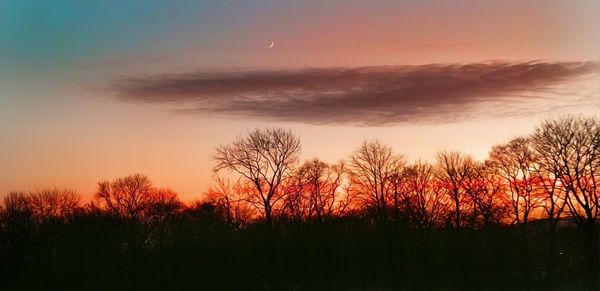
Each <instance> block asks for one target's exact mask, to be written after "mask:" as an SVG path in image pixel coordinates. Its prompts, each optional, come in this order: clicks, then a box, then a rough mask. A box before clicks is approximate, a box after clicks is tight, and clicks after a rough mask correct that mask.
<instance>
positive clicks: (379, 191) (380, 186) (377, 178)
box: [348, 140, 404, 222]
mask: <svg viewBox="0 0 600 291" xmlns="http://www.w3.org/2000/svg"><path fill="white" fill-rule="evenodd" d="M348 164H349V170H350V175H351V179H352V183H353V185H354V187H355V188H354V189H353V190H354V191H358V193H360V194H361V195H360V196H361V197H362V198H363V200H364V202H365V204H366V206H368V207H371V208H374V209H375V211H376V212H377V218H378V219H379V221H380V222H384V221H387V219H388V213H387V211H388V208H389V206H390V205H389V204H390V202H391V199H392V197H391V196H392V193H393V184H392V183H391V179H392V177H393V176H394V174H396V173H398V168H399V167H402V166H403V165H404V157H403V156H401V155H396V154H394V153H393V152H392V148H391V147H389V146H386V145H384V144H382V143H381V142H379V141H377V140H373V141H365V142H363V144H362V145H361V146H360V147H359V148H358V149H357V150H356V151H355V152H354V153H353V154H352V156H351V157H350V162H349V163H348Z"/></svg>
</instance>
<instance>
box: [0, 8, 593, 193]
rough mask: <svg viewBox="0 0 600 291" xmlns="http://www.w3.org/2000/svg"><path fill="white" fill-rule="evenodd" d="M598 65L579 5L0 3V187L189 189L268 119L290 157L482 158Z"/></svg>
mask: <svg viewBox="0 0 600 291" xmlns="http://www.w3.org/2000/svg"><path fill="white" fill-rule="evenodd" d="M271 44H273V45H272V47H271ZM599 62H600V2H597V1H594V0H578V1H556V0H547V1H533V0H530V1H522V0H520V1H511V0H508V1H506V0H503V1H500V0H490V1H463V0H457V1H379V0H377V1H375V0H373V1H317V0H314V1H312V0H308V1H306V0H304V1H281V0H278V1H227V0H223V1H154V0H144V1H109V0H107V1H87V0H80V1H64V0H63V1H61V0H57V1H27V0H3V1H0V163H1V164H2V166H1V167H0V196H1V195H4V194H6V193H8V192H10V191H30V190H35V189H41V188H46V187H69V188H75V189H76V190H78V191H79V193H81V194H82V196H84V197H87V198H89V197H92V195H93V194H94V192H95V190H96V187H97V183H98V182H99V181H101V180H104V179H114V178H117V177H121V176H124V175H128V174H132V173H143V174H146V175H148V176H149V177H150V178H151V179H152V180H153V181H154V183H155V184H156V185H157V186H161V187H167V186H168V187H170V188H172V189H173V190H175V191H177V192H178V193H179V194H180V196H181V197H182V198H183V199H184V200H193V199H197V198H200V197H201V194H202V193H203V192H204V191H205V190H206V187H207V186H208V185H209V183H210V181H211V176H212V175H213V173H212V172H211V169H212V167H213V166H214V164H215V163H214V162H213V161H212V160H211V154H212V153H213V152H214V149H215V147H216V146H218V145H220V144H226V143H228V142H230V141H232V140H233V139H234V138H235V137H236V136H239V135H243V134H245V133H247V132H249V131H250V130H253V129H255V128H264V127H269V126H280V127H285V128H289V129H291V130H292V131H293V132H294V133H296V134H297V135H298V136H299V137H300V139H301V142H302V157H303V158H305V159H308V158H311V157H315V156H317V157H320V158H321V159H323V160H325V161H329V162H336V161H338V160H339V159H344V158H347V157H348V156H349V155H350V154H351V153H352V151H353V150H354V149H356V148H357V147H358V146H359V145H360V143H361V142H362V141H364V140H366V139H379V140H381V141H383V142H385V143H387V144H389V145H390V146H392V147H393V149H394V150H395V151H396V152H398V153H403V154H406V155H407V156H408V158H409V160H417V159H423V160H431V159H433V157H434V155H435V153H436V152H437V151H439V150H442V149H448V150H461V151H463V152H466V153H470V154H472V155H474V156H475V157H476V158H478V159H484V158H485V157H486V156H487V153H488V151H489V149H490V147H491V146H492V145H494V144H497V143H502V142H506V141H508V140H509V139H510V138H512V137H515V136H518V135H524V134H528V133H530V132H532V130H533V129H534V128H535V126H536V125H537V124H539V122H540V121H541V120H543V119H544V118H552V117H557V116H561V115H564V114H569V113H574V114H584V115H598V112H600V75H599Z"/></svg>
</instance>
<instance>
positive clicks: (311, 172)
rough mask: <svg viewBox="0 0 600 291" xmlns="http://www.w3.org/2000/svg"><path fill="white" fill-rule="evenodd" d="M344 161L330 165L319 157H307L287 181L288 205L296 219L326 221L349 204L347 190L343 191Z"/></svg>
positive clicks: (288, 209) (286, 207) (290, 212)
mask: <svg viewBox="0 0 600 291" xmlns="http://www.w3.org/2000/svg"><path fill="white" fill-rule="evenodd" d="M344 173H345V166H344V163H343V162H339V163H337V164H334V165H329V164H327V163H325V162H323V161H321V160H319V159H317V158H315V159H312V160H308V161H306V162H304V164H302V166H300V167H299V168H298V170H297V171H296V172H295V173H294V175H293V178H292V179H290V181H289V182H290V183H288V185H286V187H285V188H286V197H285V203H284V204H285V209H286V211H287V212H288V214H289V216H290V217H291V218H292V219H293V220H296V221H299V220H307V221H311V220H317V221H323V220H327V219H329V218H331V217H332V216H333V215H340V214H342V213H343V211H344V209H345V208H346V207H347V206H348V205H347V204H346V203H344V201H347V199H343V198H347V197H342V196H347V195H348V193H340V192H341V191H340V190H341V188H342V187H341V186H342V183H343V179H344Z"/></svg>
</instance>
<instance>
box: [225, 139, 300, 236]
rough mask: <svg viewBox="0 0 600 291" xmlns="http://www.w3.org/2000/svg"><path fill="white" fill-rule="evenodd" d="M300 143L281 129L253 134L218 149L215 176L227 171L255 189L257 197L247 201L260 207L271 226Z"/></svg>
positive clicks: (295, 160) (295, 161) (252, 195)
mask: <svg viewBox="0 0 600 291" xmlns="http://www.w3.org/2000/svg"><path fill="white" fill-rule="evenodd" d="M299 154H300V140H299V139H298V137H296V136H295V135H294V134H292V132H290V131H287V130H284V129H281V128H270V129H266V130H260V129H257V130H254V131H252V132H250V133H249V134H248V136H245V137H239V138H237V139H236V140H235V141H234V142H232V143H231V144H229V145H224V146H220V147H218V148H217V150H216V152H215V154H214V155H213V158H214V159H215V161H217V165H216V166H215V168H214V171H215V172H219V171H221V170H224V169H227V170H230V171H233V172H235V173H237V174H239V175H240V176H241V177H243V178H244V179H246V180H247V181H248V182H250V183H252V185H254V190H255V192H254V193H247V194H248V195H249V197H248V198H247V199H248V201H251V202H252V203H254V204H255V205H258V207H259V208H260V210H261V211H262V212H263V214H264V219H265V221H266V223H267V224H268V225H271V224H272V212H273V208H274V206H275V203H277V202H278V201H279V200H281V199H282V198H283V193H282V191H280V190H281V189H280V188H279V186H280V185H281V183H282V182H283V181H284V180H285V179H286V178H287V177H288V175H289V174H290V173H291V172H292V170H293V168H294V166H295V165H296V163H297V162H298V155H299Z"/></svg>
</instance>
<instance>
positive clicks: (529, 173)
mask: <svg viewBox="0 0 600 291" xmlns="http://www.w3.org/2000/svg"><path fill="white" fill-rule="evenodd" d="M488 164H489V165H490V166H491V167H492V169H493V170H494V171H495V172H496V175H497V176H498V177H499V178H501V179H502V180H503V181H504V183H503V185H504V187H505V189H506V190H507V191H506V193H507V196H508V201H509V203H510V206H511V210H512V211H511V214H512V217H513V219H514V221H513V223H516V224H517V225H518V227H519V229H520V230H521V232H522V233H523V234H525V232H526V231H527V223H528V222H529V216H530V215H531V212H532V211H533V210H534V209H535V208H536V207H537V206H538V199H537V197H536V195H535V194H536V193H535V191H536V190H538V189H537V184H538V179H537V178H538V176H537V175H536V174H535V154H534V151H533V149H532V148H531V146H530V143H529V140H528V139H526V138H523V137H519V138H515V139H513V140H511V141H510V142H508V143H506V144H502V145H497V146H494V147H492V151H491V152H490V157H489V160H488Z"/></svg>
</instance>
